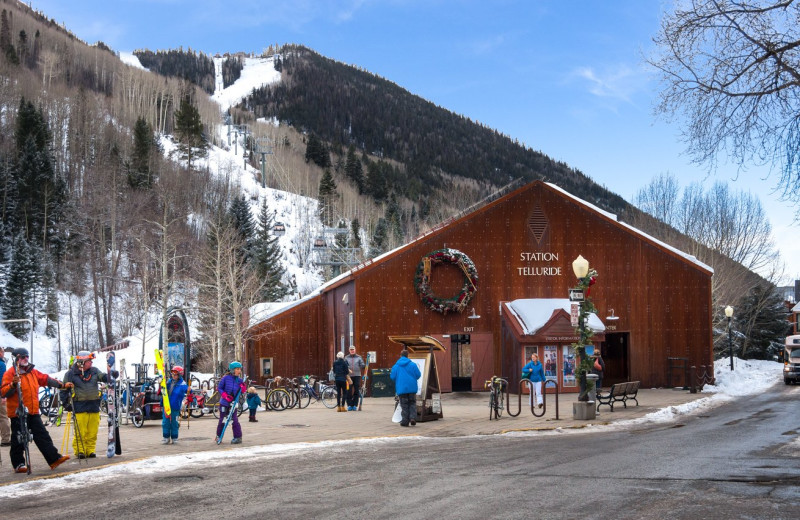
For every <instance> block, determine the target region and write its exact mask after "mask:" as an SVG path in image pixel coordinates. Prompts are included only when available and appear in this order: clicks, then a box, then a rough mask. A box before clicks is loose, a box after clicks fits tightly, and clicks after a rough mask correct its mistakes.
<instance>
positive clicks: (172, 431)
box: [161, 365, 189, 444]
mask: <svg viewBox="0 0 800 520" xmlns="http://www.w3.org/2000/svg"><path fill="white" fill-rule="evenodd" d="M169 373H170V376H171V378H170V380H169V382H168V383H167V395H168V396H169V407H170V409H171V410H172V414H171V415H167V414H166V413H165V414H164V418H163V419H161V434H162V435H163V438H162V439H161V444H169V443H170V442H172V444H178V427H179V426H180V425H179V424H178V417H179V416H180V413H181V406H183V400H184V398H186V392H187V390H189V385H187V384H186V381H184V380H183V367H181V366H177V365H176V366H174V367H172V369H171V370H170V371H169Z"/></svg>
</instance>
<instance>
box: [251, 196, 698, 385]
mask: <svg viewBox="0 0 800 520" xmlns="http://www.w3.org/2000/svg"><path fill="white" fill-rule="evenodd" d="M453 250H455V251H453ZM578 255H582V256H584V257H585V258H587V259H588V260H589V262H590V266H591V267H592V268H594V269H596V270H597V271H598V273H599V274H598V277H597V281H596V284H595V285H593V286H592V287H591V294H590V296H591V298H592V300H593V302H594V304H595V306H596V308H597V309H598V312H597V316H598V317H599V318H600V320H601V321H602V322H603V324H604V325H605V331H604V332H603V333H602V334H598V335H597V336H595V338H594V340H595V342H596V344H597V346H599V347H600V348H601V349H602V352H603V355H604V359H605V362H606V373H605V379H604V386H608V385H610V384H613V383H615V382H619V381H626V380H640V381H641V382H642V384H643V385H644V386H647V387H651V386H667V385H671V384H676V383H678V384H680V383H683V381H670V382H668V381H667V365H668V358H679V359H681V358H682V359H685V361H686V364H687V366H688V365H698V366H699V365H707V366H708V365H712V360H713V353H712V325H711V324H712V320H711V314H712V312H711V276H712V274H713V273H712V270H711V268H709V267H708V266H706V265H704V264H703V263H701V262H699V261H697V260H696V259H695V258H694V257H691V256H689V255H687V254H684V253H681V252H680V251H678V250H676V249H674V248H672V247H670V246H668V245H666V244H664V243H662V242H660V241H658V240H656V239H654V238H652V237H650V236H647V235H645V234H644V233H642V232H640V231H638V230H636V229H634V228H632V227H631V226H629V225H627V224H625V223H622V222H618V221H617V219H616V217H615V216H614V215H612V214H610V213H608V212H605V211H603V210H601V209H599V208H597V207H595V206H593V205H591V204H589V203H587V202H585V201H583V200H581V199H578V198H576V197H574V196H572V195H570V194H569V193H567V192H565V191H563V190H561V189H560V188H558V187H557V186H554V185H552V184H548V183H544V182H541V181H534V182H532V183H530V184H528V185H525V186H523V187H521V188H518V189H516V190H515V191H512V192H511V193H508V194H506V195H505V196H503V197H501V198H498V199H497V200H494V201H493V202H491V203H489V204H487V205H485V206H483V207H481V208H479V209H477V210H475V211H473V212H471V213H468V214H466V215H465V216H463V217H461V218H458V219H456V220H453V221H451V222H448V223H447V224H446V225H443V226H440V227H439V228H437V229H434V230H433V231H431V232H429V233H427V234H425V235H423V236H421V237H419V238H418V239H416V240H415V241H413V242H411V243H409V244H406V245H405V246H403V247H400V248H398V249H396V250H394V251H391V252H389V253H387V254H385V255H383V256H380V257H378V258H375V259H373V260H372V261H369V262H367V263H365V264H362V265H360V266H358V267H357V268H355V269H353V270H352V271H349V272H348V273H345V274H344V275H342V276H340V277H338V278H336V279H334V280H332V281H331V282H329V283H328V284H326V285H325V286H323V287H322V288H321V289H320V290H319V291H318V292H317V293H315V294H312V295H309V296H308V297H306V298H304V299H303V300H300V301H298V302H295V303H294V304H291V305H290V306H288V307H286V308H283V309H282V310H280V311H277V312H275V313H273V314H272V315H270V316H268V317H267V319H264V320H262V321H260V322H259V323H257V324H254V325H252V326H251V328H250V329H249V333H250V337H251V338H252V339H249V340H248V341H247V348H246V360H245V361H246V369H247V371H248V373H249V374H253V375H254V376H255V379H256V380H261V379H263V378H265V377H266V376H267V374H269V375H276V374H277V375H284V376H294V375H298V374H304V373H305V374H308V373H314V374H318V375H322V374H326V373H327V372H328V370H329V369H330V367H331V364H332V361H333V359H334V356H335V353H336V352H337V351H344V352H345V353H346V352H347V348H348V347H349V346H350V345H351V344H354V345H356V347H357V349H358V352H359V353H360V354H361V355H362V356H364V357H365V358H366V354H367V353H368V352H374V354H375V358H376V359H375V362H374V363H373V364H372V365H371V366H370V368H389V367H391V366H392V365H393V364H394V362H395V361H396V360H397V358H398V354H399V352H398V348H397V345H396V344H393V343H391V342H390V341H389V340H388V336H391V335H405V334H418V335H430V336H432V337H434V338H436V339H438V340H439V341H441V342H442V343H443V344H444V345H445V347H447V351H446V352H439V353H437V354H436V356H437V358H436V359H437V365H438V367H439V378H440V382H441V387H442V391H445V392H447V391H458V390H482V389H483V387H484V382H485V381H486V380H487V379H489V378H490V377H491V376H492V375H493V374H497V375H503V376H507V377H508V378H509V379H510V380H511V382H512V385H516V381H518V378H519V375H520V372H521V367H522V365H523V364H524V363H525V362H526V361H527V359H528V357H529V355H530V353H531V352H532V351H538V352H539V356H540V358H541V359H542V360H545V358H546V356H545V355H546V354H549V355H550V358H549V359H550V360H551V361H555V362H556V363H557V364H556V367H557V368H556V370H557V372H558V379H557V380H558V382H559V385H560V387H562V389H564V390H567V391H569V390H570V389H571V387H570V383H571V378H569V377H566V376H569V374H567V373H566V371H568V370H569V367H568V365H569V363H568V359H566V358H565V357H564V356H568V354H569V345H570V343H572V341H574V333H573V332H572V331H571V330H570V327H569V324H568V323H567V325H566V326H565V325H564V321H563V320H564V319H565V318H564V316H561V318H559V316H558V315H557V314H558V311H557V309H553V313H554V314H553V315H552V316H544V317H543V322H545V324H546V327H543V328H542V329H540V330H537V331H528V334H525V333H524V331H523V329H522V328H520V327H519V325H518V324H516V325H515V320H514V319H513V318H514V316H513V313H510V312H508V308H507V305H506V304H508V303H510V302H513V301H514V300H537V299H550V298H561V299H563V298H567V297H568V293H569V289H570V288H572V287H574V286H576V285H577V280H576V278H575V275H574V274H573V270H572V267H571V266H572V261H573V260H574V259H575V258H576V257H577V256H578ZM420 294H422V295H423V296H424V299H422V298H421V296H420ZM562 312H563V311H562ZM550 318H552V319H550ZM553 353H556V354H555V355H556V356H557V358H553V357H552V356H553ZM259 375H260V376H261V377H259ZM564 385H567V386H566V388H564ZM514 387H515V386H514Z"/></svg>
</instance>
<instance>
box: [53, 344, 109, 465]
mask: <svg viewBox="0 0 800 520" xmlns="http://www.w3.org/2000/svg"><path fill="white" fill-rule="evenodd" d="M94 357H95V355H94V353H92V352H89V351H88V350H81V351H80V352H78V354H77V355H76V356H75V363H73V365H72V366H71V367H70V368H69V369H68V370H67V372H66V373H65V374H64V382H69V383H72V385H73V387H72V389H71V391H70V390H62V391H61V395H60V397H61V402H62V403H69V402H70V399H71V400H72V401H71V402H72V411H73V412H74V413H75V422H74V423H73V424H74V427H75V434H74V435H73V436H72V451H73V453H75V454H76V455H77V456H78V458H79V459H85V458H94V457H96V455H95V448H96V446H97V430H98V428H99V427H100V401H101V400H102V392H101V391H100V383H108V375H106V374H104V373H103V372H101V371H100V369H98V368H97V367H94V366H92V360H93V359H94ZM112 375H113V376H114V377H117V376H118V375H119V372H117V371H116V370H112Z"/></svg>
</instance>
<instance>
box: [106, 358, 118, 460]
mask: <svg viewBox="0 0 800 520" xmlns="http://www.w3.org/2000/svg"><path fill="white" fill-rule="evenodd" d="M106 364H107V366H108V372H107V373H106V374H107V375H106V377H107V378H108V383H107V384H106V406H107V407H108V449H107V450H106V456H107V457H108V458H111V457H113V456H114V455H122V444H121V442H120V439H119V417H118V416H117V404H118V403H117V382H116V380H115V379H114V376H113V375H112V373H111V372H112V371H113V370H114V353H113V352H109V353H108V354H107V356H106Z"/></svg>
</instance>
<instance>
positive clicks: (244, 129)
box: [239, 125, 252, 169]
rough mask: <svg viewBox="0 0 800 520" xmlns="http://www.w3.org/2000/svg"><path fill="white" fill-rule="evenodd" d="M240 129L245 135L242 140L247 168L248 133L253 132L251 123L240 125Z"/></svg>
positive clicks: (243, 156)
mask: <svg viewBox="0 0 800 520" xmlns="http://www.w3.org/2000/svg"><path fill="white" fill-rule="evenodd" d="M239 131H240V132H241V133H242V135H243V136H244V141H242V158H243V159H244V168H245V169H247V134H248V133H250V135H252V133H251V132H250V125H239Z"/></svg>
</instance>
